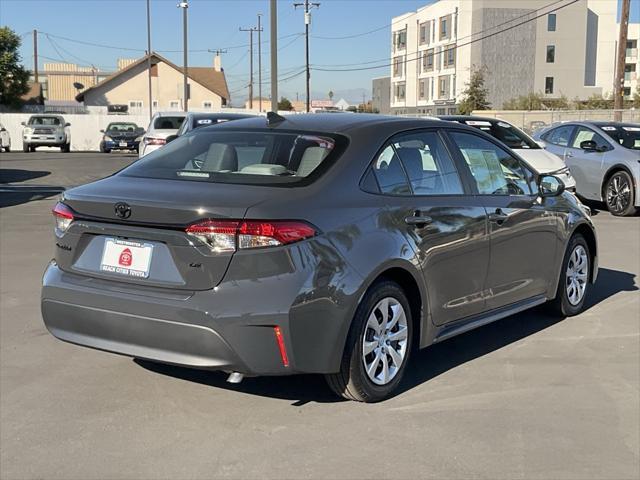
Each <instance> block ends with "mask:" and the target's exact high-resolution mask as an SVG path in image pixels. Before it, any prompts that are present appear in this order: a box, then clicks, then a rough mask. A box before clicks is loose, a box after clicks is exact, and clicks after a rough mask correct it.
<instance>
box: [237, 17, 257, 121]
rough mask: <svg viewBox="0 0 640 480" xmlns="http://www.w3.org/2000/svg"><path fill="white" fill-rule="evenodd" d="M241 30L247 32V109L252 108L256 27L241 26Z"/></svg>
mask: <svg viewBox="0 0 640 480" xmlns="http://www.w3.org/2000/svg"><path fill="white" fill-rule="evenodd" d="M239 30H240V31H241V32H249V109H250V110H251V109H253V32H255V31H257V28H255V27H251V28H242V27H240V29H239Z"/></svg>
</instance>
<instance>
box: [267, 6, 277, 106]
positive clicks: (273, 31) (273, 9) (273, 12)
mask: <svg viewBox="0 0 640 480" xmlns="http://www.w3.org/2000/svg"><path fill="white" fill-rule="evenodd" d="M269 20H270V23H271V28H270V32H269V34H270V35H271V41H270V42H269V43H270V47H271V111H272V112H277V111H278V5H277V1H276V0H271V4H270V8H269Z"/></svg>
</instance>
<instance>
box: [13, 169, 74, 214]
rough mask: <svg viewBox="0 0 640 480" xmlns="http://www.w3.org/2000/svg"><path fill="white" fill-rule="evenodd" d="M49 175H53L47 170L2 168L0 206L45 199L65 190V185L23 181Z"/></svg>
mask: <svg viewBox="0 0 640 480" xmlns="http://www.w3.org/2000/svg"><path fill="white" fill-rule="evenodd" d="M48 175H51V172H49V171H46V170H22V169H14V168H0V208H4V207H13V206H15V205H21V204H23V203H28V202H33V201H34V200H43V199H45V198H49V197H53V196H54V195H58V194H59V193H61V192H63V191H64V187H61V186H57V185H33V184H29V183H27V184H23V183H21V182H26V181H28V180H33V179H36V178H43V177H46V176H48Z"/></svg>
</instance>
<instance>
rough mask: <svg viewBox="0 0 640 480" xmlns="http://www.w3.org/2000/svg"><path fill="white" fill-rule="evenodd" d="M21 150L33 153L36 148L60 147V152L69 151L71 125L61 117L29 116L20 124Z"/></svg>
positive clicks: (46, 115)
mask: <svg viewBox="0 0 640 480" xmlns="http://www.w3.org/2000/svg"><path fill="white" fill-rule="evenodd" d="M22 125H23V126H24V129H23V130H22V150H23V151H24V152H35V151H36V148H37V147H60V151H61V152H69V151H71V130H70V128H69V127H71V124H70V123H68V122H65V120H64V117H63V116H62V115H51V114H46V113H44V114H38V115H31V117H29V121H28V122H22Z"/></svg>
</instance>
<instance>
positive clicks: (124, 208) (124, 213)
mask: <svg viewBox="0 0 640 480" xmlns="http://www.w3.org/2000/svg"><path fill="white" fill-rule="evenodd" d="M114 210H115V212H116V216H118V217H120V218H129V217H130V216H131V207H130V206H129V205H128V204H127V203H124V202H118V203H116V204H115V206H114Z"/></svg>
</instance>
